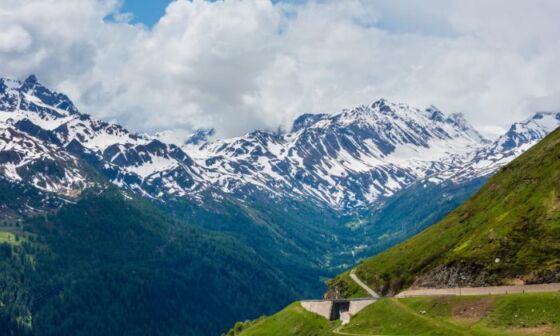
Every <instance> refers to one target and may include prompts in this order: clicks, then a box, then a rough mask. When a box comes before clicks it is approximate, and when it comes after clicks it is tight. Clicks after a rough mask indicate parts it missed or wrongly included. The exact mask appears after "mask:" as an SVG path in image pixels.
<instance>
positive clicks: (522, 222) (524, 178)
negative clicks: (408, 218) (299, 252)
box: [330, 130, 560, 297]
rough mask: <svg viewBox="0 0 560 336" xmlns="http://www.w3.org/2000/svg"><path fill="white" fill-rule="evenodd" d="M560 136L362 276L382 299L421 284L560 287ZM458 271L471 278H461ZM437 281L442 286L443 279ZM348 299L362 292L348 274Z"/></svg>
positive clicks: (367, 266) (344, 280) (366, 267)
mask: <svg viewBox="0 0 560 336" xmlns="http://www.w3.org/2000/svg"><path fill="white" fill-rule="evenodd" d="M559 209H560V130H556V131H555V132H553V133H551V134H550V135H549V136H548V137H546V138H545V139H544V140H542V141H541V142H540V143H539V144H537V145H536V146H534V147H533V148H531V149H530V150H529V151H527V152H526V153H525V154H523V155H521V156H520V157H519V158H517V159H516V160H514V161H513V162H511V163H510V164H509V165H507V166H506V167H504V168H503V169H501V171H500V172H499V173H498V174H496V175H495V176H494V177H492V178H491V179H490V180H489V181H488V182H487V183H486V185H485V186H484V187H483V188H482V189H481V190H480V191H479V192H478V193H477V194H476V195H475V196H474V197H472V198H471V199H470V200H468V201H467V202H465V203H464V204H463V205H462V206H460V207H459V208H457V209H456V210H455V211H453V212H451V213H450V214H449V215H448V216H446V217H445V218H444V219H443V220H442V221H440V222H439V223H437V224H435V225H432V226H431V227H429V228H428V229H426V230H425V231H423V232H421V233H420V234H418V235H416V236H414V237H413V238H411V239H409V240H407V241H405V242H404V243H401V244H400V245H397V246H395V247H393V248H391V249H389V250H387V251H386V252H383V253H381V254H379V255H377V256H375V257H372V258H370V259H366V260H365V261H363V262H361V263H360V264H359V265H358V266H357V269H356V273H357V274H358V276H360V278H361V279H363V280H365V282H366V283H368V284H369V285H370V286H371V287H373V288H375V289H377V290H378V291H379V292H381V293H383V294H387V293H389V294H391V293H396V292H398V291H399V290H401V289H403V288H406V287H408V286H410V285H411V284H413V282H414V281H415V280H417V279H418V277H419V276H422V280H423V281H426V279H428V280H430V278H431V280H430V281H431V282H432V284H433V282H434V281H436V280H434V279H439V281H440V282H442V283H441V284H442V285H445V284H446V283H445V282H448V283H447V284H449V282H452V283H453V284H458V285H480V283H481V282H482V283H483V284H484V285H487V284H501V283H507V282H508V281H510V280H511V279H514V278H522V279H524V280H525V281H528V282H552V281H560V279H558V278H559V275H560V211H558V210H559ZM453 271H459V273H461V275H464V276H466V278H465V279H466V280H465V279H461V278H460V277H457V276H455V278H453V276H452V273H453ZM436 282H437V281H436ZM330 286H331V288H333V289H337V290H338V291H339V292H341V293H342V295H344V296H348V297H351V296H360V295H362V294H363V293H361V290H360V289H359V288H358V287H357V286H356V285H355V284H354V282H353V281H351V280H350V279H349V277H348V273H344V274H342V275H340V276H338V277H337V278H336V279H334V280H333V281H331V283H330Z"/></svg>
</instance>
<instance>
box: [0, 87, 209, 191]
mask: <svg viewBox="0 0 560 336" xmlns="http://www.w3.org/2000/svg"><path fill="white" fill-rule="evenodd" d="M0 127H1V128H0V130H1V131H2V132H3V133H2V136H1V137H0V161H1V162H2V165H1V166H0V169H2V171H3V174H4V175H5V176H7V177H8V178H10V179H12V180H22V179H25V180H26V181H28V182H30V183H31V184H32V185H34V186H35V187H37V188H39V189H42V190H45V191H53V192H57V193H62V194H65V195H72V194H76V193H77V194H79V192H80V191H82V190H83V189H84V186H87V185H88V184H91V183H94V180H95V178H94V177H93V176H92V175H91V173H90V172H89V171H90V170H91V169H89V170H88V169H87V167H86V165H87V166H88V167H93V168H95V170H96V171H97V172H98V173H101V174H102V175H104V176H105V177H107V178H108V179H109V180H110V181H111V182H113V183H115V184H117V185H120V186H125V187H128V188H130V189H133V190H137V191H139V192H141V193H143V194H146V195H150V196H153V197H155V196H157V195H161V194H166V195H179V196H183V195H185V193H186V191H187V190H192V189H193V188H195V187H196V186H197V180H200V179H201V178H200V177H199V176H198V175H199V170H200V169H199V168H198V167H196V164H195V163H194V161H193V160H192V159H191V158H190V157H189V156H188V155H187V154H186V153H185V152H183V151H182V150H181V149H180V148H179V147H177V146H175V145H171V144H165V143H162V142H161V141H159V140H158V139H157V138H155V137H152V136H148V135H138V134H134V133H131V132H129V131H127V130H126V129H124V128H123V127H121V126H119V125H116V124H110V123H106V122H103V121H98V120H94V119H92V118H91V117H90V116H88V115H86V114H81V113H79V112H78V110H77V109H76V108H75V106H74V105H73V104H72V102H71V101H70V100H69V99H68V97H66V96H65V95H63V94H60V93H56V92H53V91H50V90H48V89H47V88H45V87H44V86H43V85H41V84H40V83H38V82H37V79H36V78H35V76H30V77H29V78H27V79H26V80H25V81H23V82H18V81H14V80H10V79H0ZM79 166H81V167H79ZM44 167H52V168H50V171H47V170H46V169H48V168H44ZM170 176H172V178H170Z"/></svg>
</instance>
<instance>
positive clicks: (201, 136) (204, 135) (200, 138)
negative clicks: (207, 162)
mask: <svg viewBox="0 0 560 336" xmlns="http://www.w3.org/2000/svg"><path fill="white" fill-rule="evenodd" d="M215 133H216V130H215V129H214V128H199V129H197V130H195V131H194V132H193V134H191V135H190V136H189V138H188V139H187V140H186V141H185V145H202V144H203V143H206V142H208V140H210V138H211V137H212V136H213V135H214V134H215Z"/></svg>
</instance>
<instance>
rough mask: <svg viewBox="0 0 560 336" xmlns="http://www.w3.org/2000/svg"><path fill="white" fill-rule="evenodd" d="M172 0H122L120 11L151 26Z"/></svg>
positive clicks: (279, 0) (286, 0)
mask: <svg viewBox="0 0 560 336" xmlns="http://www.w3.org/2000/svg"><path fill="white" fill-rule="evenodd" d="M172 1H173V0H124V2H123V6H122V11H123V12H128V13H132V14H133V15H134V17H133V19H132V23H143V24H145V25H146V26H149V27H151V26H153V25H154V24H156V23H157V21H158V20H159V18H160V17H162V16H163V14H165V8H166V7H167V5H169V3H170V2H172ZM210 1H213V0H210ZM305 1H306V0H273V1H272V2H273V3H277V2H290V3H304V2H305Z"/></svg>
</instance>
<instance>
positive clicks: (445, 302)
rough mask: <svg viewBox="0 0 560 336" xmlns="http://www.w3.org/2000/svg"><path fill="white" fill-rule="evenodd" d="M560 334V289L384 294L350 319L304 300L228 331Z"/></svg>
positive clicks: (301, 335) (261, 334)
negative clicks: (319, 311) (327, 314)
mask: <svg viewBox="0 0 560 336" xmlns="http://www.w3.org/2000/svg"><path fill="white" fill-rule="evenodd" d="M341 334H342V335H441V336H454V335H473V336H506V335H535V334H538V335H558V334H560V293H533V294H513V295H499V296H471V297H418V298H407V299H394V298H384V299H381V300H380V301H378V302H377V303H375V304H372V305H370V306H368V307H366V308H365V309H364V310H362V311H361V312H360V313H359V314H357V315H356V316H355V317H353V318H352V320H351V322H350V324H348V325H346V326H343V327H340V325H339V322H336V323H333V322H328V321H327V320H326V319H324V318H322V317H319V316H317V315H314V314H312V313H309V312H307V311H305V310H304V309H303V308H301V306H300V305H299V303H294V304H292V305H290V306H288V307H287V308H286V309H284V310H282V311H281V312H279V313H277V314H275V315H273V316H271V317H268V318H261V319H259V320H257V321H255V322H253V323H246V324H245V329H242V328H238V329H237V330H235V329H232V330H231V331H230V333H229V334H228V336H265V335H267V336H269V335H272V336H275V335H278V336H280V335H282V336H290V335H294V336H295V335H298V336H310V335H317V336H323V335H341Z"/></svg>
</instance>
